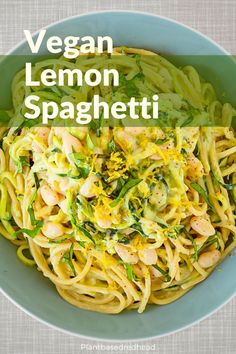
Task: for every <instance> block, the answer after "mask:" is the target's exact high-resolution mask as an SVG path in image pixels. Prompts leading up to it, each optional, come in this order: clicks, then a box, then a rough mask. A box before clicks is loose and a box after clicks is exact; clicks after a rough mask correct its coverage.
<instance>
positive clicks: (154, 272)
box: [149, 266, 163, 279]
mask: <svg viewBox="0 0 236 354" xmlns="http://www.w3.org/2000/svg"><path fill="white" fill-rule="evenodd" d="M149 269H150V273H151V279H155V278H159V277H162V275H163V274H161V272H160V271H159V270H158V269H156V268H155V267H153V266H150V268H149Z"/></svg>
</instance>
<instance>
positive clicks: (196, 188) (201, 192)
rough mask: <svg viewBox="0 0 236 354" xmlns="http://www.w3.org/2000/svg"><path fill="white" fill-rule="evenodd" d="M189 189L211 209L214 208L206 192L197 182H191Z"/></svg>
mask: <svg viewBox="0 0 236 354" xmlns="http://www.w3.org/2000/svg"><path fill="white" fill-rule="evenodd" d="M191 187H192V188H193V189H195V191H197V192H198V193H199V194H200V195H201V196H202V198H203V199H204V200H205V202H206V203H207V204H208V205H209V207H210V208H211V209H213V208H214V207H213V204H212V202H211V201H210V198H209V196H208V194H207V192H206V191H205V190H204V189H203V188H202V187H201V186H200V184H198V183H197V182H192V183H191Z"/></svg>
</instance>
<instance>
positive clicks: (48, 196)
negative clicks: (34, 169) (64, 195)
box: [40, 184, 60, 206]
mask: <svg viewBox="0 0 236 354" xmlns="http://www.w3.org/2000/svg"><path fill="white" fill-rule="evenodd" d="M40 193H41V196H42V198H43V200H44V202H45V204H47V205H51V206H52V205H56V204H58V203H59V201H60V197H59V194H58V193H57V192H55V191H54V190H52V189H51V188H50V187H49V186H48V185H47V184H45V185H43V186H42V187H41V188H40Z"/></svg>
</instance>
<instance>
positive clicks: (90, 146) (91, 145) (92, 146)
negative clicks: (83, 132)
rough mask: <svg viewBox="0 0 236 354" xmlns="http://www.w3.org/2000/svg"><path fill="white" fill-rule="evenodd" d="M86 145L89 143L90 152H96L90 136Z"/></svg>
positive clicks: (87, 137)
mask: <svg viewBox="0 0 236 354" xmlns="http://www.w3.org/2000/svg"><path fill="white" fill-rule="evenodd" d="M86 143H87V147H88V149H89V150H90V151H93V150H94V143H93V142H92V139H91V138H90V135H89V134H87V136H86Z"/></svg>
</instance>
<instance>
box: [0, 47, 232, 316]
mask: <svg viewBox="0 0 236 354" xmlns="http://www.w3.org/2000/svg"><path fill="white" fill-rule="evenodd" d="M121 56H126V57H127V61H126V62H125V63H126V65H123V64H122V61H121V60H120V57H121ZM80 60H82V61H83V63H82V65H81V67H82V68H84V70H86V69H87V68H89V67H92V66H94V65H96V68H99V69H102V67H104V65H107V63H108V62H109V63H111V65H112V66H113V67H115V68H119V72H120V73H121V77H122V82H121V83H122V84H121V85H120V87H119V88H117V89H116V90H113V89H112V85H111V88H104V87H103V86H102V85H101V86H99V87H97V88H96V92H97V93H98V94H99V95H100V96H101V97H103V98H104V99H106V100H109V99H110V100H114V101H116V100H123V101H127V100H128V98H129V97H130V95H135V96H140V97H142V96H143V95H144V94H145V95H146V96H147V95H150V96H151V95H153V94H154V93H157V94H158V95H159V99H160V115H162V116H164V117H165V116H168V115H172V116H173V117H177V118H178V119H179V120H181V122H182V123H181V125H179V126H176V127H168V126H166V127H165V126H162V127H155V126H154V127H144V126H139V127H133V126H117V127H109V126H102V122H101V121H100V120H99V121H96V122H94V121H92V122H91V124H89V125H88V126H84V127H60V126H51V127H48V126H45V127H43V126H42V125H41V126H40V125H37V124H33V123H32V121H26V120H22V122H21V124H18V126H17V127H16V126H11V127H9V128H6V127H2V128H0V129H1V130H0V132H1V149H0V167H1V172H0V219H1V223H0V233H1V235H2V236H4V237H5V238H6V239H8V240H9V241H10V242H12V243H13V244H14V245H15V246H16V247H17V251H16V252H17V256H18V257H19V259H20V260H21V261H22V262H23V263H25V264H26V265H27V266H32V267H36V268H37V269H38V270H39V271H40V272H42V273H43V275H44V276H45V277H47V278H48V279H50V281H51V282H53V283H54V284H55V287H56V289H57V291H58V293H59V294H60V295H61V297H62V298H63V299H65V300H66V301H68V302H69V303H71V304H73V305H75V306H77V307H79V308H83V309H87V310H93V311H99V312H103V313H109V314H117V313H120V312H121V311H123V310H125V309H137V310H138V312H139V313H141V312H143V311H144V310H145V308H146V306H147V305H148V304H157V305H165V304H168V303H170V302H172V301H174V300H176V299H178V298H179V297H180V296H182V295H184V294H185V293H186V292H187V291H189V290H190V289H191V288H192V287H193V286H195V285H196V284H198V283H199V282H201V281H203V280H204V279H205V278H206V277H207V276H208V275H209V274H210V273H211V272H212V270H213V269H214V268H215V267H216V266H217V265H218V264H219V263H220V262H221V261H222V260H223V258H224V257H225V256H227V255H228V254H229V253H230V252H231V251H232V250H233V248H234V247H235V245H236V239H235V236H236V227H235V201H236V188H235V186H236V137H235V132H234V130H233V129H232V128H231V127H230V122H231V121H232V119H233V117H235V116H236V111H235V109H234V108H233V107H232V106H231V105H230V104H229V103H224V104H221V103H220V102H219V101H218V100H217V98H216V95H215V92H214V89H213V87H212V86H211V84H210V83H207V82H205V81H204V80H203V79H202V78H201V77H200V76H199V75H198V73H197V71H196V70H195V69H194V68H193V67H190V66H186V67H184V68H181V69H179V68H177V67H175V66H174V65H173V64H171V63H170V62H169V61H167V60H166V59H164V58H163V57H162V56H159V55H158V54H154V53H150V52H146V51H144V50H141V49H132V48H116V49H115V53H114V55H112V56H108V55H101V56H98V58H97V62H95V58H94V57H93V56H83V58H82V59H80ZM76 65H77V61H76V60H67V61H66V60H63V59H62V58H57V59H50V60H49V61H48V60H44V61H41V62H39V63H36V64H35V66H34V75H35V76H37V75H39V73H40V70H42V68H44V67H54V68H56V67H58V68H62V67H64V68H66V67H67V66H68V67H71V66H74V67H76ZM27 90H29V89H28V88H26V87H25V85H24V70H23V71H20V72H19V73H18V74H17V75H16V76H15V78H14V81H13V86H12V97H13V109H12V110H11V111H9V112H8V114H9V116H10V118H11V119H12V120H17V121H20V120H21V118H22V114H23V113H24V110H25V107H24V97H25V96H26V95H27V93H28V92H27ZM94 90H95V89H94V88H91V87H87V86H85V87H84V86H83V87H80V88H76V87H72V88H67V87H66V86H65V87H63V89H61V88H57V87H56V88H55V87H53V88H52V89H50V88H47V89H43V88H42V87H38V88H36V89H34V94H35V95H38V97H40V99H48V100H49V99H50V100H55V102H61V101H63V99H65V98H66V99H67V100H68V99H70V101H71V102H77V101H78V100H80V99H81V97H83V99H85V100H88V101H89V100H90V99H91V97H92V94H93V93H94ZM199 117H200V118H201V117H205V118H207V119H208V120H209V121H210V120H211V119H214V117H217V118H219V119H220V120H221V121H224V122H228V124H224V126H221V127H220V126H218V127H217V126H215V127H214V126H208V127H198V126H190V125H191V124H190V122H191V121H192V120H194V119H198V118H199Z"/></svg>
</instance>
